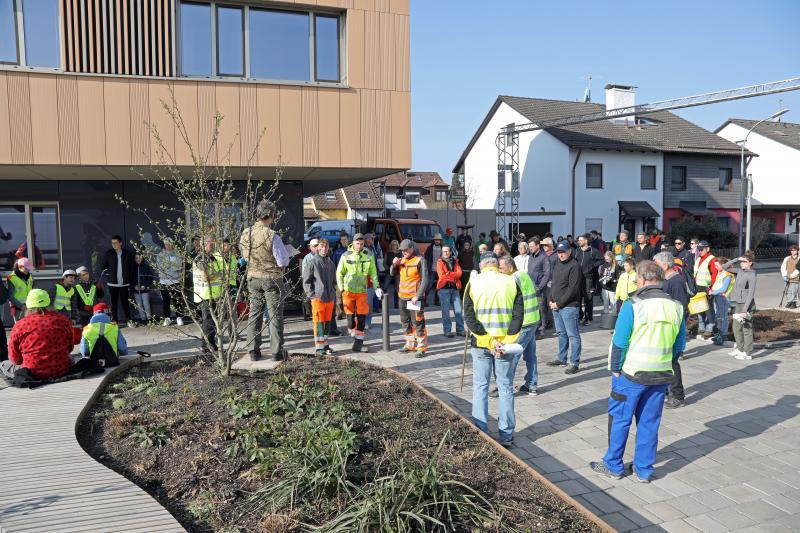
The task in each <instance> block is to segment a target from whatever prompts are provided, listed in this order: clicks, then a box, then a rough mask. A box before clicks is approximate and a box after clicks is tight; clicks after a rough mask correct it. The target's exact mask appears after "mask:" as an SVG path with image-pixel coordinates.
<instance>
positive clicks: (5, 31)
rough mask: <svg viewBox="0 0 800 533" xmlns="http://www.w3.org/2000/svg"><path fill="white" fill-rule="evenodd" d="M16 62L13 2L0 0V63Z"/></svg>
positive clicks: (15, 26) (0, 266) (17, 59)
mask: <svg viewBox="0 0 800 533" xmlns="http://www.w3.org/2000/svg"><path fill="white" fill-rule="evenodd" d="M18 62H19V58H18V57H17V25H16V22H15V20H14V0H0V63H18ZM0 269H2V265H0Z"/></svg>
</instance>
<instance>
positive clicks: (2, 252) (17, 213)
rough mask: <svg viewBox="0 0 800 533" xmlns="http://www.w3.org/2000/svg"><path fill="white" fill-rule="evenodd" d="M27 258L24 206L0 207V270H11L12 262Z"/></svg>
mask: <svg viewBox="0 0 800 533" xmlns="http://www.w3.org/2000/svg"><path fill="white" fill-rule="evenodd" d="M27 256H28V234H27V233H26V232H25V206H24V205H0V270H13V268H14V262H15V261H16V260H17V259H19V258H20V257H27Z"/></svg>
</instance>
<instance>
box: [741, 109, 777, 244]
mask: <svg viewBox="0 0 800 533" xmlns="http://www.w3.org/2000/svg"><path fill="white" fill-rule="evenodd" d="M788 111H789V110H788V109H781V110H780V111H778V112H777V113H773V114H771V115H770V116H768V117H767V118H764V119H761V120H759V121H758V122H756V123H755V124H753V127H752V128H750V129H749V130H748V131H747V135H745V136H744V140H742V141H739V142H740V144H741V145H742V158H741V167H740V174H739V177H740V178H741V179H742V195H741V200H740V202H739V255H742V215H743V214H744V213H743V211H744V203H745V198H746V199H747V232H746V235H747V237H746V242H747V247H746V248H745V249H746V250H749V249H750V244H751V242H750V222H751V220H752V196H753V183H752V175H750V176H745V173H744V172H745V167H744V147H745V144H747V138H748V137H750V134H751V133H753V130H754V129H756V127H757V126H758V125H759V124H761V123H762V122H766V121H768V120H773V119H776V118H778V117H780V116H781V115H785V114H786V113H787V112H788Z"/></svg>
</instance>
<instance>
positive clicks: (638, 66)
mask: <svg viewBox="0 0 800 533" xmlns="http://www.w3.org/2000/svg"><path fill="white" fill-rule="evenodd" d="M798 23H800V1H798V0H759V1H756V2H753V1H752V0H751V1H741V0H735V1H725V2H722V1H698V0H694V1H685V0H670V1H669V2H641V1H638V2H634V1H631V0H626V1H620V0H617V1H609V2H588V1H584V2H581V1H573V0H561V1H559V2H551V1H548V2H544V1H534V0H411V121H412V156H413V163H412V167H411V168H412V169H413V170H417V171H438V172H439V173H440V174H441V175H442V177H443V178H445V179H446V180H447V181H450V176H451V171H452V168H453V165H454V164H455V163H456V161H457V160H458V158H459V156H460V155H461V152H462V151H463V150H464V148H465V147H466V145H467V143H468V142H469V139H470V137H471V136H472V135H473V133H474V132H475V130H476V129H477V127H478V125H479V124H480V122H481V120H483V117H484V116H485V115H486V113H487V112H488V110H489V107H490V106H491V105H492V103H493V102H494V99H495V98H496V97H497V95H498V94H508V95H514V96H529V97H539V98H554V99H562V100H575V99H580V98H582V97H583V91H584V87H585V84H586V81H585V79H586V76H587V75H589V74H591V75H592V76H593V77H594V81H593V83H592V101H594V102H598V103H603V102H604V91H603V87H604V86H605V85H606V84H607V83H625V84H630V85H635V86H637V87H638V89H637V93H636V102H637V103H647V102H652V101H656V100H664V99H667V98H674V97H679V96H690V95H693V94H699V93H704V92H710V91H714V90H719V89H729V88H734V87H741V86H745V85H753V84H756V83H762V82H767V81H777V80H782V79H786V78H792V77H796V76H800V33H798ZM779 99H783V105H784V106H785V107H788V108H789V109H790V112H789V113H787V114H786V115H784V117H783V120H785V121H787V122H800V91H795V92H788V93H781V94H778V95H770V96H762V97H758V98H751V99H745V100H738V101H734V102H727V103H722V104H713V105H709V106H703V107H697V108H690V109H688V110H681V111H679V112H678V114H680V115H681V116H683V117H684V118H686V119H688V120H690V121H692V122H694V123H696V124H699V125H700V126H703V127H704V128H706V129H709V130H714V129H715V128H716V127H718V126H720V125H721V124H722V123H723V122H724V121H725V120H726V119H727V118H729V117H738V118H751V119H761V118H764V117H766V116H768V115H770V114H771V113H773V112H775V111H777V110H778V106H779V101H778V100H779Z"/></svg>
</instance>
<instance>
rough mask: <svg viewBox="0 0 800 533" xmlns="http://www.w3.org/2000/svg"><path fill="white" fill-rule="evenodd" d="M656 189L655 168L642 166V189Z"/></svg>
mask: <svg viewBox="0 0 800 533" xmlns="http://www.w3.org/2000/svg"><path fill="white" fill-rule="evenodd" d="M655 188H656V167H655V166H654V165H642V189H655Z"/></svg>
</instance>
